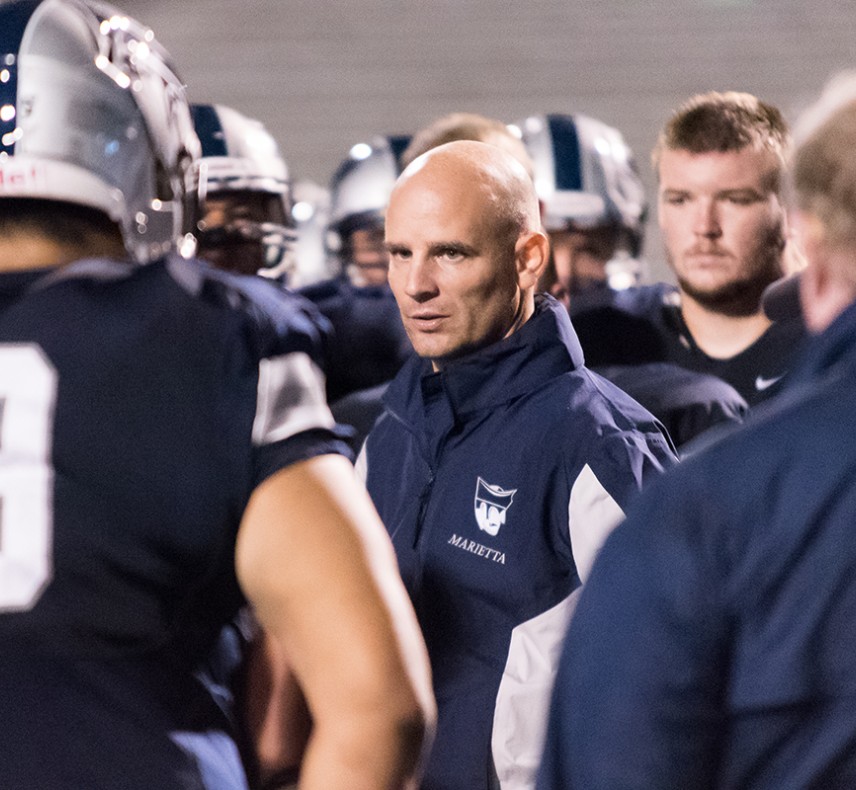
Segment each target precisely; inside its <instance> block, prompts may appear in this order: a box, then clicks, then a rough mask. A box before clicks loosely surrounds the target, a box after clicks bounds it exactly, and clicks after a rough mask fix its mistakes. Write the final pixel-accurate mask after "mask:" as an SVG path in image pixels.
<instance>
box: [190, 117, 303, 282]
mask: <svg viewBox="0 0 856 790" xmlns="http://www.w3.org/2000/svg"><path fill="white" fill-rule="evenodd" d="M191 110H192V113H193V121H194V124H195V127H196V133H197V134H198V135H199V139H200V142H201V143H202V159H201V161H200V165H199V204H200V215H201V216H200V220H199V223H198V233H197V238H198V240H199V255H200V257H203V258H209V259H210V260H212V263H214V264H215V265H220V266H222V268H231V269H235V270H239V271H244V273H248V274H249V273H255V272H258V273H259V274H263V275H265V276H271V277H280V276H287V275H288V274H289V273H290V271H291V269H293V267H294V256H293V249H294V243H295V235H296V234H295V229H294V220H293V217H292V198H291V182H290V180H289V173H288V166H287V165H286V162H285V159H283V157H282V154H281V153H280V150H279V146H278V145H277V143H276V141H275V140H274V138H273V137H272V136H271V134H270V133H269V132H268V131H267V129H266V128H265V127H264V125H263V124H262V123H261V122H260V121H257V120H255V119H252V118H248V117H246V116H245V115H243V114H242V113H240V112H238V111H237V110H235V109H232V108H231V107H224V106H223V105H219V104H214V105H212V104H194V105H193V106H192V108H191ZM215 205H216V206H217V208H216V209H215ZM243 259H246V260H245V261H243ZM242 261H243V263H242Z"/></svg>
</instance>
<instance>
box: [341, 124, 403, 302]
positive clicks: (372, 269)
mask: <svg viewBox="0 0 856 790" xmlns="http://www.w3.org/2000/svg"><path fill="white" fill-rule="evenodd" d="M409 142H410V137H408V136H390V137H375V138H374V139H373V140H372V141H371V142H370V143H358V144H357V145H355V146H353V147H352V148H351V150H350V151H349V153H348V156H347V157H346V158H345V160H344V161H343V162H342V163H341V164H340V165H339V167H338V168H337V170H336V172H335V173H334V174H333V178H332V180H331V182H330V221H329V225H328V228H327V246H328V249H329V250H330V252H331V253H332V254H334V255H337V256H338V257H339V259H340V260H341V262H342V267H343V269H344V271H345V273H346V274H347V275H348V277H349V278H350V279H351V280H352V281H353V282H354V284H355V285H364V284H369V283H375V284H376V283H378V282H379V281H381V280H384V281H385V279H386V274H385V272H386V268H387V266H386V263H384V262H382V261H381V258H383V259H384V260H386V256H385V254H384V255H383V256H382V255H381V254H380V248H379V246H378V245H379V244H381V243H382V242H383V227H384V217H385V215H386V207H387V204H388V203H389V196H390V194H391V193H392V188H393V186H394V185H395V181H396V179H397V178H398V176H399V174H400V173H401V163H400V160H401V154H402V153H403V152H404V149H405V148H406V147H407V144H408V143H409ZM357 233H359V234H360V235H366V236H367V237H370V241H369V244H370V246H373V247H376V248H377V249H376V250H375V252H376V253H377V254H376V255H373V256H370V257H373V258H376V259H377V260H376V261H375V262H371V261H367V262H365V263H361V262H360V261H359V255H356V256H355V250H354V240H355V234H357ZM381 270H382V271H381Z"/></svg>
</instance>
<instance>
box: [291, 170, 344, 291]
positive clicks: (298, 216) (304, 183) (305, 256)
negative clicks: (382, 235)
mask: <svg viewBox="0 0 856 790" xmlns="http://www.w3.org/2000/svg"><path fill="white" fill-rule="evenodd" d="M292 195H293V197H294V203H293V205H292V207H291V216H292V217H293V219H294V226H295V230H296V232H297V238H296V240H295V244H294V270H293V271H290V272H289V276H288V284H289V286H290V287H292V288H305V287H306V286H309V285H313V284H314V283H318V282H321V281H322V280H327V279H329V278H330V277H332V276H334V275H335V273H336V271H337V268H336V263H335V261H334V260H332V259H331V258H332V256H331V255H330V253H329V251H328V249H327V243H326V239H325V237H326V235H327V226H328V225H329V223H330V190H329V189H328V188H327V187H326V186H322V185H321V184H316V183H315V182H314V181H311V180H309V179H305V178H298V179H296V180H295V181H294V185H293V188H292Z"/></svg>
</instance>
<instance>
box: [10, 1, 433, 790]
mask: <svg viewBox="0 0 856 790" xmlns="http://www.w3.org/2000/svg"><path fill="white" fill-rule="evenodd" d="M199 149H200V146H199V141H198V138H197V136H196V135H195V133H194V130H193V124H192V120H191V115H190V110H189V106H188V103H187V100H186V97H185V90H184V87H183V85H182V82H181V81H180V79H179V78H178V77H177V75H176V73H175V70H174V68H173V67H172V65H171V63H170V58H169V56H168V54H167V53H166V52H165V51H164V50H163V48H162V47H161V46H160V45H159V44H158V42H157V41H156V40H155V38H154V36H153V35H152V32H151V31H150V30H149V29H148V28H146V27H145V26H143V25H141V24H139V23H138V22H136V21H135V20H133V19H131V18H129V17H127V16H125V15H124V14H122V13H120V12H119V11H117V10H115V9H113V8H112V7H109V6H106V5H103V4H100V3H98V4H96V3H88V2H83V1H82V0H12V1H11V2H5V3H3V4H0V536H2V541H0V643H2V645H3V650H2V657H0V728H2V742H3V747H2V759H0V786H2V787H8V788H13V787H15V788H60V787H62V788H72V787H74V788H84V787H85V788H87V790H97V789H99V788H105V789H106V788H117V787H122V788H128V790H137V789H139V790H144V789H145V790H151V788H167V787H169V788H206V790H209V789H210V788H246V787H247V785H248V782H247V777H246V775H245V772H244V769H243V767H242V764H241V761H240V759H239V756H238V748H237V740H238V734H237V733H236V732H235V730H234V728H233V726H232V725H231V723H230V722H229V721H228V720H227V719H226V718H225V716H224V715H223V712H222V710H221V708H220V707H218V705H217V704H215V700H214V698H213V697H212V696H211V694H210V693H209V690H208V689H207V688H206V687H205V686H204V685H203V684H201V683H200V682H199V680H198V677H197V671H196V670H197V668H198V667H199V665H200V663H201V662H202V660H203V659H204V658H205V657H206V656H207V655H209V654H210V652H211V650H212V648H213V646H214V644H215V641H216V639H217V636H218V634H219V633H220V631H221V629H222V628H223V626H224V625H225V624H226V623H228V622H229V621H230V620H231V619H232V618H233V617H234V615H235V613H236V612H237V611H238V610H239V608H240V607H241V606H243V605H244V604H245V603H246V602H247V601H249V603H251V604H252V606H253V608H254V610H255V612H256V614H257V616H258V619H259V621H260V622H261V624H262V625H263V626H264V628H265V632H266V633H267V634H268V635H269V638H270V639H271V640H273V641H274V643H275V645H276V648H277V651H276V652H277V654H283V655H287V657H288V665H289V667H290V668H291V671H293V675H294V677H295V678H296V683H297V684H298V685H299V687H300V694H299V695H297V697H298V699H299V698H303V697H305V700H306V703H307V704H308V708H309V710H311V715H312V723H313V726H312V731H311V734H310V741H309V744H308V746H307V748H306V751H305V754H303V753H297V754H295V755H294V760H295V761H296V760H298V759H300V758H301V757H302V762H301V765H300V778H301V787H316V788H329V787H404V786H406V785H407V784H408V782H409V781H410V780H411V778H412V777H413V774H414V773H415V772H416V771H417V764H418V760H419V755H420V750H421V748H422V747H423V745H424V744H425V742H426V741H425V734H426V732H428V731H429V730H430V720H431V718H432V704H433V703H432V702H431V699H430V692H429V691H427V689H429V688H430V684H429V681H428V679H427V671H426V661H425V657H424V646H423V645H422V642H421V638H420V636H419V634H418V630H417V628H416V626H415V622H414V618H413V615H412V611H410V609H409V607H408V604H407V598H406V595H405V593H404V592H403V590H402V588H401V585H400V582H399V580H398V574H397V571H396V568H395V565H394V562H393V561H392V559H391V548H390V546H389V543H388V541H387V540H386V538H385V537H384V531H383V527H382V525H381V524H380V522H379V519H378V517H377V514H376V513H375V511H374V510H373V509H372V506H371V505H370V503H369V500H368V498H367V496H366V494H365V491H364V490H363V489H362V488H361V487H360V486H359V485H357V484H356V483H355V478H354V474H353V469H352V467H351V465H350V463H349V461H348V460H347V459H346V458H344V457H343V456H342V454H341V453H343V452H345V453H347V449H346V448H345V447H344V445H343V443H342V441H341V440H340V438H339V435H338V432H337V430H336V428H335V425H334V421H333V419H332V417H331V415H330V412H329V410H328V408H327V406H326V404H325V402H324V398H323V384H322V377H321V374H320V372H319V366H318V360H319V356H320V352H319V345H320V341H321V338H320V329H319V325H318V324H317V323H316V321H315V319H314V317H313V316H314V311H313V310H311V308H310V307H309V306H307V305H305V304H304V303H303V302H302V301H301V300H299V299H298V298H297V297H295V296H294V295H291V294H287V293H285V292H283V291H282V289H280V288H279V287H278V286H276V285H274V284H271V283H268V282H265V281H263V280H262V279H261V278H257V277H253V278H249V277H238V276H236V275H232V274H230V273H227V272H220V271H217V270H215V269H212V268H211V267H208V266H204V265H202V264H200V263H199V262H198V261H194V260H186V259H185V258H183V257H182V256H181V255H179V254H177V253H178V252H179V251H181V252H184V253H185V254H187V253H188V252H189V251H190V249H191V248H192V246H193V236H192V233H191V231H192V230H193V229H194V228H195V222H196V216H195V213H194V201H195V196H196V180H197V170H196V165H197V161H198V157H199V153H200V150H199ZM343 646H345V647H346V649H343ZM272 671H273V672H274V673H275V674H281V673H282V672H284V661H283V662H281V663H280V664H279V665H278V666H274V667H272ZM275 702H276V703H277V704H284V698H277V700H275ZM290 747H291V745H290V744H289V743H287V742H285V741H284V740H283V741H280V742H279V743H278V744H276V745H275V747H274V748H273V750H272V751H269V752H268V753H267V754H268V758H269V763H266V765H265V766H264V767H265V770H270V771H272V770H274V768H278V767H280V766H278V765H277V760H278V758H279V757H280V756H282V755H285V754H289V753H290ZM291 751H293V750H291ZM259 778H260V779H262V780H264V778H265V777H264V776H260V777H259Z"/></svg>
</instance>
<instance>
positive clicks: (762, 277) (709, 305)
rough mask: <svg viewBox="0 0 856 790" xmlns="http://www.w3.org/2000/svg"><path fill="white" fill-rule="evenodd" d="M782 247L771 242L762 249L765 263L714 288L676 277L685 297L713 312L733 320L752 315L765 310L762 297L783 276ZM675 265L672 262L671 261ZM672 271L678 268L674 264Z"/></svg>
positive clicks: (759, 252) (676, 275)
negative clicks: (762, 306) (731, 317)
mask: <svg viewBox="0 0 856 790" xmlns="http://www.w3.org/2000/svg"><path fill="white" fill-rule="evenodd" d="M782 250H783V246H782V245H781V244H773V243H769V244H767V245H764V246H763V247H762V248H761V249H760V250H758V255H762V256H763V258H764V260H763V262H762V263H761V265H760V266H757V265H756V266H753V267H752V268H751V270H750V271H749V272H747V273H746V274H744V275H743V276H741V277H737V278H734V279H732V280H730V281H728V282H725V283H722V284H721V285H719V286H714V287H707V288H703V287H698V286H696V285H694V284H693V283H692V282H691V281H690V280H688V279H686V278H684V277H681V276H680V275H679V274H677V272H676V274H675V277H676V279H677V281H678V287H679V288H680V290H681V293H682V294H685V295H686V296H687V297H689V298H690V299H692V300H693V301H695V302H697V303H698V304H699V305H701V306H702V307H704V308H706V309H707V310H709V311H710V312H713V313H718V314H720V315H727V316H733V317H735V318H736V317H743V316H749V315H753V314H755V313H757V312H758V311H759V310H760V309H761V294H763V293H764V289H765V288H766V287H767V286H768V285H770V284H771V283H773V282H775V281H776V280H778V279H779V278H780V277H781V276H782V274H783V262H782ZM670 263H671V261H670ZM672 270H673V271H675V267H674V265H673V264H672Z"/></svg>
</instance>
